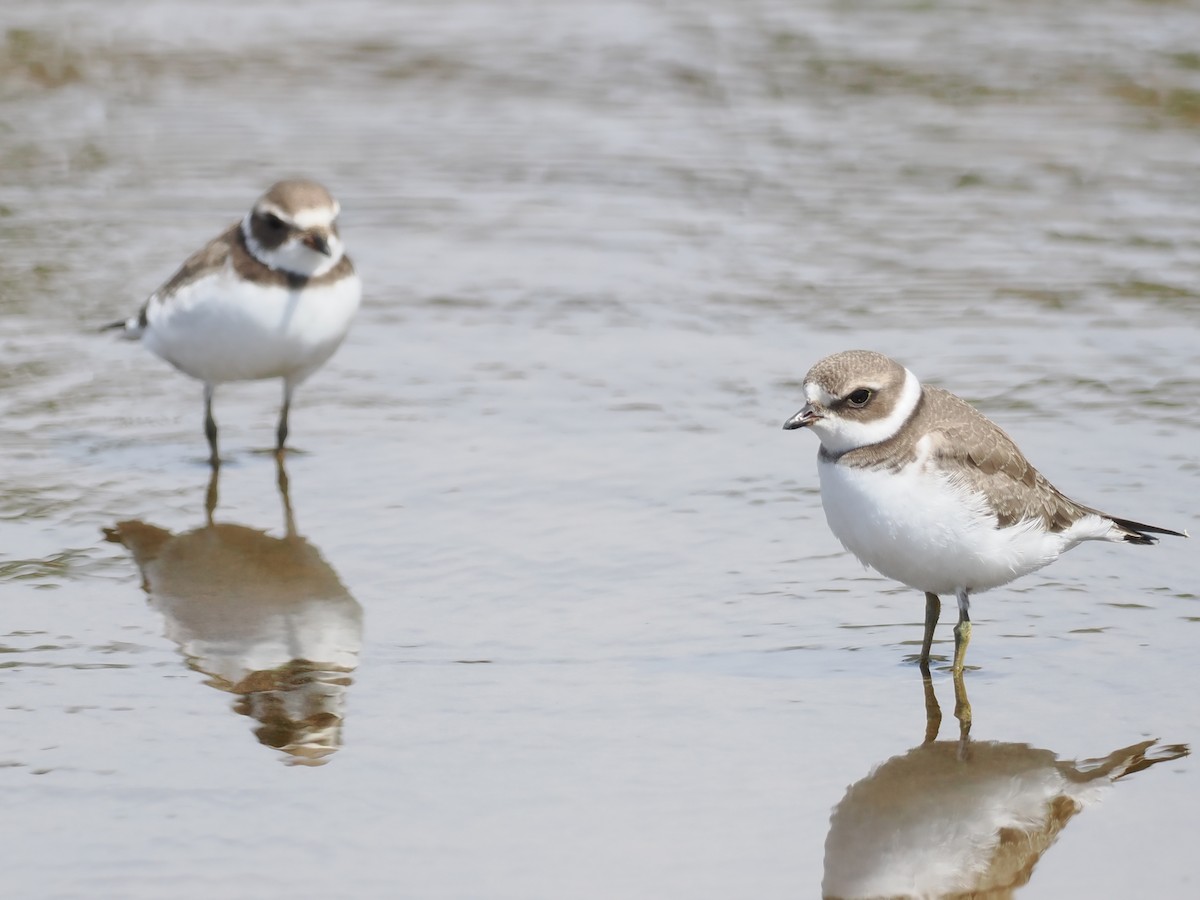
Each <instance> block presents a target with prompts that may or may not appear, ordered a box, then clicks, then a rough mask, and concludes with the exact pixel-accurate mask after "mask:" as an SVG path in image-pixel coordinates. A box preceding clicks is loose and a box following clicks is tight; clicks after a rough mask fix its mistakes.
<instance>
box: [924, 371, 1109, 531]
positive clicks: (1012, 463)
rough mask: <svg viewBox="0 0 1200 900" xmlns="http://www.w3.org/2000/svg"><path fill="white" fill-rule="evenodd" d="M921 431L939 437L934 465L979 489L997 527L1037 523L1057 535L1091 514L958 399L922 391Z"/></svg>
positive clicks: (938, 391) (946, 393) (937, 390)
mask: <svg viewBox="0 0 1200 900" xmlns="http://www.w3.org/2000/svg"><path fill="white" fill-rule="evenodd" d="M924 390H925V405H924V408H923V409H922V411H921V412H922V413H923V414H924V416H925V417H928V418H927V421H926V422H924V423H922V424H923V426H924V427H923V428H922V429H921V430H922V431H925V432H927V433H935V434H940V435H941V436H942V437H941V439H940V440H938V441H936V444H935V447H934V455H935V456H936V457H937V459H938V462H939V464H940V465H941V466H942V467H944V468H945V469H946V470H947V471H949V472H950V473H951V474H952V477H954V478H957V479H960V480H961V481H962V482H963V483H965V484H966V485H967V486H969V487H970V488H972V489H974V490H976V491H979V492H980V493H981V494H983V495H984V496H985V497H987V499H988V502H989V503H990V504H991V506H992V508H993V509H994V510H995V511H996V519H997V524H998V525H999V526H1000V527H1001V528H1004V527H1007V526H1009V525H1014V524H1016V523H1017V522H1021V521H1024V520H1026V519H1040V520H1041V521H1042V522H1043V523H1045V525H1046V527H1047V528H1048V529H1049V530H1050V531H1063V530H1065V529H1066V528H1068V527H1070V525H1071V524H1072V523H1074V522H1075V521H1076V520H1078V519H1079V518H1081V517H1082V516H1085V515H1088V514H1090V513H1091V512H1092V510H1090V509H1088V508H1087V507H1085V506H1081V505H1080V504H1078V503H1076V502H1074V501H1073V500H1071V499H1070V498H1068V497H1066V496H1064V495H1063V494H1062V493H1061V492H1060V491H1059V490H1058V489H1057V488H1056V487H1055V486H1054V485H1052V484H1051V483H1050V482H1049V481H1047V480H1046V478H1045V476H1044V475H1042V473H1041V472H1039V471H1038V470H1037V469H1035V468H1034V467H1033V466H1032V465H1031V464H1030V463H1029V460H1027V459H1026V458H1025V456H1024V455H1023V454H1022V453H1021V451H1020V450H1019V449H1017V445H1016V444H1015V443H1014V442H1013V439H1012V438H1010V437H1009V436H1008V435H1007V434H1005V433H1004V431H1003V429H1001V428H1000V427H999V426H998V425H996V424H995V423H994V422H992V421H991V420H990V419H988V418H986V417H985V416H984V415H983V414H982V413H980V412H979V411H978V410H976V409H975V408H974V407H973V406H971V405H970V404H969V403H967V402H966V401H964V400H961V399H960V398H958V397H956V396H955V395H954V394H951V393H950V392H949V391H944V390H941V389H940V388H934V387H926V388H925V389H924Z"/></svg>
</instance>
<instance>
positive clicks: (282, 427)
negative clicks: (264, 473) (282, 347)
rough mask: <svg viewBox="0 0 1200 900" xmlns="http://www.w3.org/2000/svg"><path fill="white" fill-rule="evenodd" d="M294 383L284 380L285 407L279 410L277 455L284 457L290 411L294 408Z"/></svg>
mask: <svg viewBox="0 0 1200 900" xmlns="http://www.w3.org/2000/svg"><path fill="white" fill-rule="evenodd" d="M292 387H293V386H292V383H291V382H290V381H288V380H287V379H284V382H283V407H282V408H281V409H280V410H279V427H278V428H277V429H276V430H275V456H276V458H277V459H283V445H284V443H286V442H287V436H288V411H289V410H290V409H291V408H292Z"/></svg>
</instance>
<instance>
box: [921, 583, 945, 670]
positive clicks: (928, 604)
mask: <svg viewBox="0 0 1200 900" xmlns="http://www.w3.org/2000/svg"><path fill="white" fill-rule="evenodd" d="M941 614H942V601H941V598H940V597H938V595H937V594H931V593H929V592H928V591H926V592H925V637H924V639H923V640H922V641H921V658H920V663H921V671H922V672H923V673H924V674H925V675H928V674H929V649H930V647H932V646H933V629H934V628H936V627H937V623H938V617H939V616H940V615H941Z"/></svg>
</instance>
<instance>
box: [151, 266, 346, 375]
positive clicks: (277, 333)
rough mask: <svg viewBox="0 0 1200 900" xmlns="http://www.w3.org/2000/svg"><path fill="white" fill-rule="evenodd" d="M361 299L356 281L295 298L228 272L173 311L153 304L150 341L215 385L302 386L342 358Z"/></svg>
mask: <svg viewBox="0 0 1200 900" xmlns="http://www.w3.org/2000/svg"><path fill="white" fill-rule="evenodd" d="M361 296H362V286H361V283H360V281H359V279H358V276H356V275H352V276H350V277H348V278H343V279H341V280H339V281H337V282H334V283H332V284H328V285H319V286H316V287H306V288H303V289H299V290H291V289H288V288H285V287H279V286H269V287H259V286H255V285H250V284H247V283H246V282H244V281H241V280H240V279H238V278H237V277H235V276H234V274H233V273H232V272H231V271H229V270H225V271H223V272H221V273H220V274H219V275H217V276H214V277H211V278H205V279H201V280H199V281H196V282H193V283H192V284H189V285H186V286H185V287H183V288H181V289H180V290H179V292H178V293H177V294H176V295H175V296H174V297H172V298H171V299H170V300H168V301H167V302H165V303H158V302H152V303H151V304H150V307H149V309H148V310H147V318H148V322H147V326H146V329H145V331H144V332H143V334H142V341H143V342H144V343H145V344H146V346H147V347H148V348H149V349H150V350H151V351H153V352H154V353H155V354H157V355H158V356H161V357H162V358H163V359H165V360H166V361H167V362H169V363H171V365H173V366H175V367H176V368H177V369H179V370H180V371H183V372H186V373H187V374H188V375H191V376H192V377H193V378H198V379H200V380H201V381H204V382H206V383H208V384H220V383H222V382H226V381H246V380H252V379H258V378H286V379H288V380H289V381H290V382H292V383H293V384H296V383H299V382H300V381H303V380H304V379H305V378H307V377H308V376H309V375H311V374H312V373H313V372H315V371H316V370H317V369H318V368H320V367H321V366H322V365H323V364H324V363H325V361H326V360H328V359H329V357H330V356H332V355H333V353H334V351H335V350H337V348H338V346H339V345H340V344H341V343H342V340H343V339H344V338H345V337H346V332H347V331H348V330H349V328H350V322H351V320H352V319H353V318H354V313H355V312H356V311H357V310H358V304H359V300H360V298H361Z"/></svg>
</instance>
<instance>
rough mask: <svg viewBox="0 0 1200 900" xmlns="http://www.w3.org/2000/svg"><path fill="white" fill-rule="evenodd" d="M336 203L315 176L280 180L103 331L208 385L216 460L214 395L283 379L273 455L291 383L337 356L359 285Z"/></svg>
mask: <svg viewBox="0 0 1200 900" xmlns="http://www.w3.org/2000/svg"><path fill="white" fill-rule="evenodd" d="M339 210H340V207H339V206H338V202H337V201H336V200H335V199H334V198H333V197H332V196H331V195H330V193H329V191H327V190H326V189H325V188H324V187H322V186H321V185H319V184H317V183H316V182H313V181H304V180H292V181H280V182H278V183H277V184H274V185H272V186H271V188H270V189H269V190H268V191H267V192H266V193H265V194H263V195H262V196H261V197H260V198H259V199H258V201H257V202H256V203H255V204H254V207H253V208H252V209H251V210H250V212H249V213H247V214H246V216H245V218H243V219H242V220H241V221H240V222H237V223H235V224H233V225H231V226H230V227H229V228H228V229H226V230H225V231H224V232H222V233H221V234H220V235H218V236H217V237H216V238H214V239H213V240H212V241H210V242H209V243H208V244H207V246H205V247H204V248H203V249H201V250H199V251H197V252H196V253H194V254H192V256H190V257H189V258H188V259H187V261H186V262H185V263H184V264H183V266H182V267H181V268H180V269H179V271H178V272H176V273H175V274H174V275H173V276H172V277H171V279H170V280H169V281H167V282H166V283H165V284H164V285H163V286H162V287H160V288H159V289H158V290H157V291H155V292H154V293H153V294H151V295H150V297H149V299H147V300H146V302H145V303H144V304H143V305H142V308H141V310H140V311H139V312H138V314H137V315H136V316H133V317H132V318H130V319H128V320H127V321H125V322H117V323H114V324H113V325H110V326H108V327H110V328H122V329H124V335H125V336H126V337H128V338H131V339H135V340H136V339H140V340H141V341H142V343H143V344H145V345H146V347H147V348H149V349H150V351H151V352H153V353H155V354H156V355H157V356H160V357H162V358H163V359H164V360H166V361H167V362H169V363H170V364H171V365H173V366H174V367H175V368H177V369H179V370H180V371H181V372H184V373H185V374H188V375H191V376H192V377H193V378H196V379H199V380H200V381H202V382H204V433H205V436H206V437H207V438H208V445H209V449H210V451H211V455H210V461H211V463H212V465H213V466H218V465H220V456H219V455H218V453H217V424H216V422H215V421H214V419H213V414H212V401H213V394H214V392H215V391H216V388H217V385H219V384H224V383H225V382H228V381H251V380H257V379H262V378H282V379H283V406H282V408H281V410H280V413H279V425H278V428H277V429H276V445H275V446H276V453H277V454H279V455H282V453H283V448H284V442H285V441H286V440H287V435H288V410H289V408H290V407H291V402H292V394H293V392H294V391H295V389H296V386H297V385H298V384H300V383H301V382H302V381H304V380H305V379H306V378H308V376H310V375H312V374H313V372H315V371H316V370H317V369H319V368H320V367H321V366H322V365H324V364H325V362H326V361H327V360H328V359H329V357H330V356H332V355H333V353H334V351H335V350H337V348H338V346H339V345H340V344H341V343H342V340H343V338H345V337H346V332H347V330H348V329H349V328H350V321H351V319H353V318H354V313H355V312H356V311H357V309H358V305H359V300H360V299H361V296H362V285H361V282H360V281H359V278H358V276H357V275H356V274H355V272H354V266H353V265H351V263H350V258H349V257H348V256H346V254H345V250H344V248H343V246H342V239H341V237H340V236H339V235H338V229H337V217H338V212H339Z"/></svg>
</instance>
